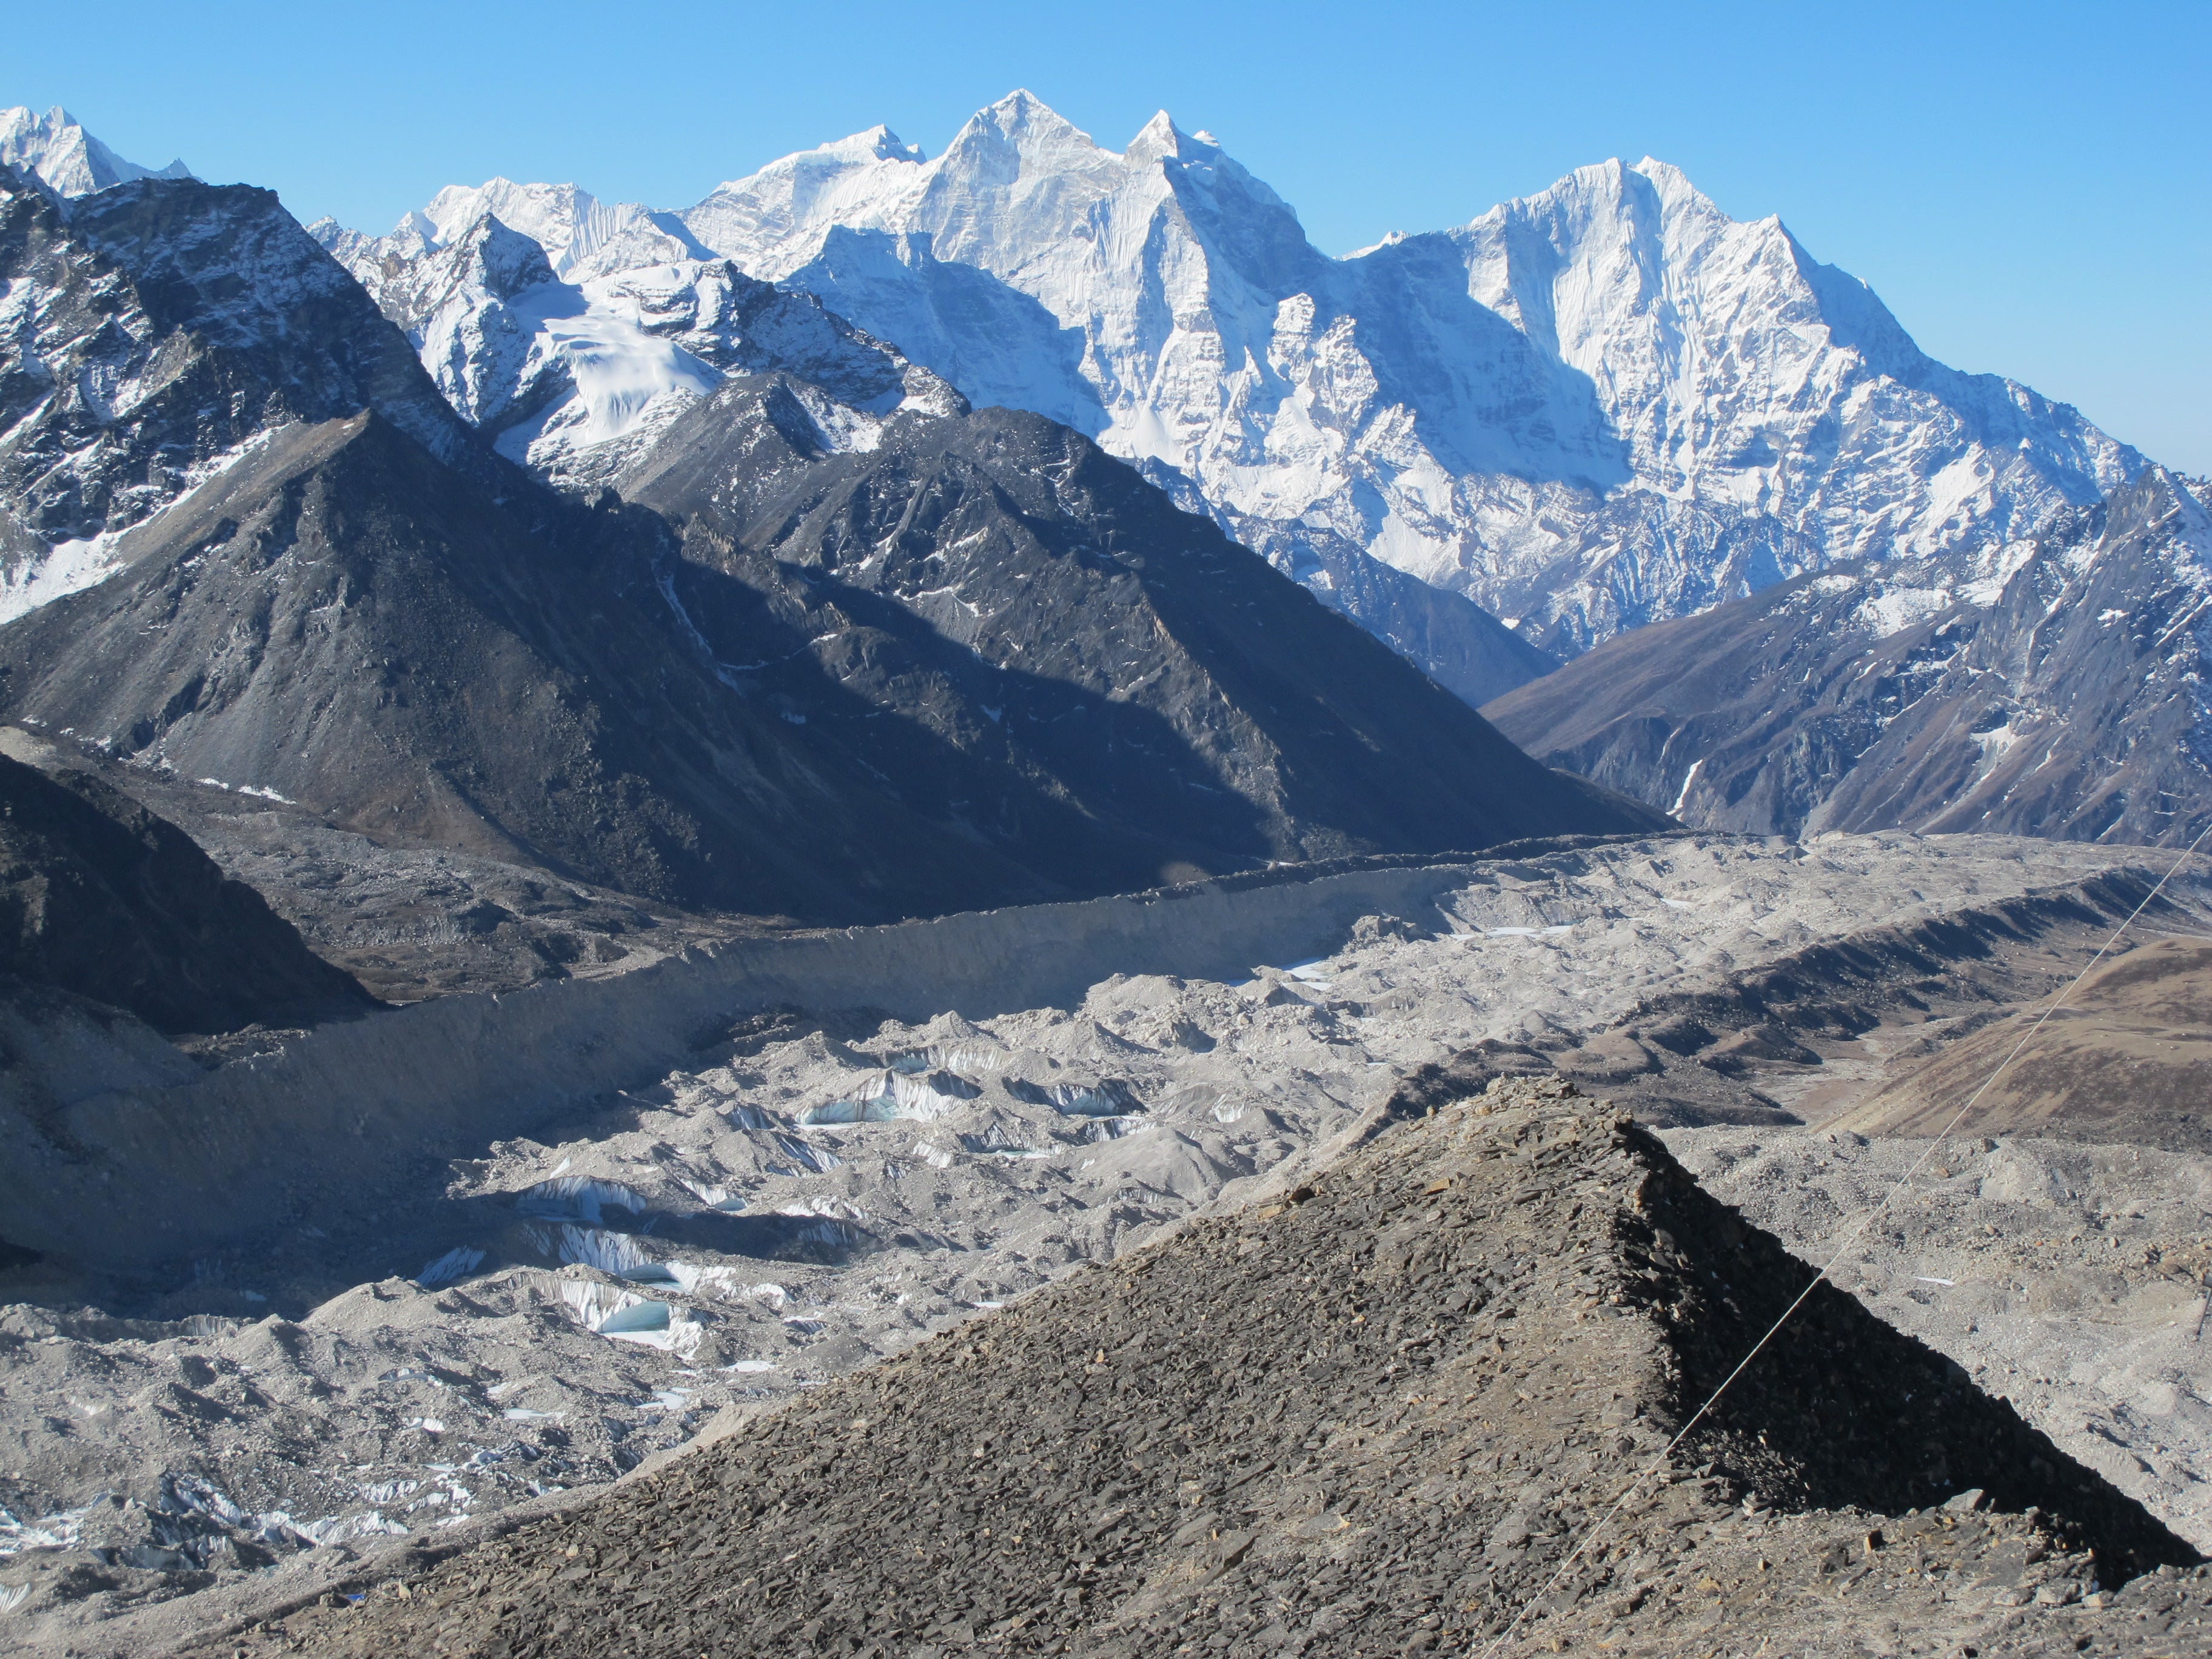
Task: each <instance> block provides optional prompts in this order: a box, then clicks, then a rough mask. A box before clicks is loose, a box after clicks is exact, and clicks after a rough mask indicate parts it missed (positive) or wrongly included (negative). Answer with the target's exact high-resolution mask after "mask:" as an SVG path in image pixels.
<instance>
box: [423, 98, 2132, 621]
mask: <svg viewBox="0 0 2212 1659" xmlns="http://www.w3.org/2000/svg"><path fill="white" fill-rule="evenodd" d="M487 205H491V206H493V210H495V211H505V212H507V213H509V214H511V215H513V216H514V217H513V218H511V219H510V221H509V222H514V223H518V224H520V225H521V228H524V229H525V230H526V234H531V235H532V236H534V237H536V238H538V240H541V242H543V244H544V246H546V248H547V249H548V252H549V254H551V255H552V256H553V257H555V258H572V257H575V256H574V254H573V253H572V252H571V251H572V250H575V249H579V248H581V249H584V250H586V252H584V253H583V254H582V255H581V258H582V260H583V262H584V263H585V264H587V265H588V266H590V268H592V269H594V270H599V271H602V272H604V271H606V270H611V269H613V268H614V267H615V265H616V264H617V263H619V262H621V261H623V260H629V261H630V262H632V263H635V264H653V263H658V262H660V261H663V260H666V259H668V258H671V257H673V254H672V250H673V249H674V248H676V247H678V246H684V245H687V244H688V245H691V246H694V247H696V246H703V247H704V248H707V249H710V250H712V251H713V252H715V253H718V254H720V255H723V256H725V257H726V258H730V259H732V260H733V261H735V262H736V263H737V264H738V265H739V266H740V267H741V268H743V269H744V270H747V271H748V272H750V273H751V274H752V275H755V276H763V277H767V278H769V279H772V280H775V281H779V282H785V283H790V284H792V285H793V286H797V287H800V288H804V289H808V290H810V291H811V292H814V293H817V294H819V295H822V296H823V299H824V300H825V301H827V302H828V303H829V306H830V307H831V308H832V309H834V310H836V311H837V312H838V313H840V314H842V315H844V316H846V317H848V318H850V319H853V320H854V322H856V323H857V324H859V325H860V326H861V327H863V328H866V329H867V330H869V331H871V332H872V333H875V334H877V335H879V336H881V337H884V338H886V339H890V340H893V341H896V342H897V343H899V345H900V346H901V347H902V349H904V350H905V351H906V352H907V353H908V355H909V356H912V357H913V358H914V359H915V361H916V362H921V363H924V364H927V366H928V367H930V368H933V369H935V370H937V371H938V372H939V374H943V375H944V376H945V378H946V379H948V380H951V382H952V383H953V384H955V385H956V386H959V387H960V389H961V390H962V391H963V392H964V393H966V394H967V395H968V396H969V398H970V399H971V400H973V401H975V402H976V403H978V404H993V403H1000V404H1008V405H1010V406H1013V407H1018V408H1025V409H1031V410H1037V411H1039V412H1041V413H1044V414H1047V415H1050V416H1053V417H1054V419H1057V420H1060V421H1063V422H1066V423H1068V424H1070V425H1073V426H1074V427H1076V428H1078V429H1079V430H1082V431H1084V432H1086V433H1089V434H1091V435H1095V436H1097V438H1098V439H1099V441H1101V442H1102V443H1103V445H1104V446H1105V447H1107V448H1109V450H1112V451H1113V452H1115V453H1120V454H1123V455H1127V456H1130V457H1133V458H1150V459H1156V460H1158V461H1159V462H1161V463H1163V464H1164V465H1168V466H1170V467H1173V468H1175V469H1176V470H1178V471H1181V472H1182V473H1184V474H1185V475H1186V476H1187V477H1188V478H1190V479H1191V480H1192V481H1193V482H1194V484H1195V486H1196V488H1197V489H1199V490H1200V492H1201V494H1202V495H1203V497H1204V499H1205V501H1206V503H1207V504H1208V505H1209V507H1211V509H1212V511H1214V512H1215V513H1218V514H1219V515H1220V516H1221V518H1222V520H1223V522H1224V524H1225V526H1226V527H1227V528H1229V529H1230V531H1231V533H1232V534H1234V535H1235V536H1236V537H1237V539H1239V540H1241V541H1243V542H1245V543H1247V544H1250V545H1254V546H1258V547H1260V548H1261V549H1262V550H1266V551H1267V552H1268V553H1269V555H1270V556H1272V557H1274V558H1275V559H1276V560H1277V561H1278V562H1279V563H1280V564H1282V565H1283V566H1284V568H1289V569H1292V570H1294V571H1296V572H1297V574H1299V575H1300V576H1301V577H1302V579H1304V580H1310V581H1311V582H1312V583H1313V584H1314V585H1315V586H1316V589H1317V591H1322V592H1325V593H1327V592H1332V591H1334V592H1337V594H1338V599H1339V601H1340V603H1343V604H1344V605H1346V608H1347V609H1349V610H1352V611H1354V614H1362V615H1363V619H1364V620H1367V621H1369V622H1370V625H1376V626H1378V627H1380V626H1381V624H1382V623H1383V620H1384V618H1385V617H1386V616H1387V615H1388V613H1387V612H1384V611H1376V612H1375V613H1374V614H1372V615H1367V614H1364V613H1363V612H1362V611H1359V610H1358V606H1361V605H1369V606H1373V605H1380V604H1383V603H1385V602H1386V601H1387V600H1388V599H1389V595H1388V594H1387V593H1381V594H1376V593H1364V594H1363V593H1362V592H1359V591H1358V590H1359V586H1360V585H1358V584H1352V586H1351V588H1350V590H1348V591H1346V590H1345V589H1344V587H1343V584H1342V580H1341V577H1340V576H1338V575H1335V574H1332V565H1333V564H1335V563H1340V562H1342V561H1343V559H1344V558H1345V556H1346V555H1345V554H1344V551H1343V550H1344V549H1345V548H1346V547H1348V548H1350V549H1351V550H1354V551H1355V552H1358V553H1363V554H1365V555H1369V556H1372V557H1374V558H1376V559H1379V560H1381V561H1383V562H1386V563H1388V564H1390V565H1393V566H1395V567H1396V568H1399V569H1401V570H1403V571H1407V572H1410V573H1411V574H1414V575H1416V576H1419V577H1420V578H1423V579H1425V580H1429V581H1431V582H1434V583H1437V584H1438V585H1440V586H1445V587H1449V588H1450V589H1453V590H1454V591H1456V592H1463V593H1466V594H1468V595H1469V596H1471V597H1473V598H1474V599H1478V600H1480V602H1481V603H1482V604H1483V605H1487V606H1489V607H1490V608H1491V609H1492V610H1494V611H1498V613H1499V614H1501V615H1503V616H1505V617H1510V618H1513V619H1516V621H1517V622H1519V623H1520V624H1521V626H1522V629H1523V630H1524V631H1525V632H1527V633H1528V634H1529V635H1531V636H1532V637H1534V638H1536V639H1538V640H1539V641H1540V642H1541V643H1543V644H1545V645H1547V647H1551V648H1553V649H1554V650H1556V651H1558V652H1559V653H1563V654H1571V653H1573V652H1574V651H1577V650H1579V649H1581V648H1583V647H1586V646H1587V645H1588V644H1589V643H1591V642H1592V641H1595V640H1598V639H1602V638H1604V637H1607V635H1610V634H1612V633H1613V632H1615V631H1617V630H1618V629H1621V628H1624V627H1631V626H1634V625H1636V624H1638V623H1642V622H1645V621H1649V620H1651V619H1654V618H1657V617H1669V616H1676V615H1681V614H1685V613H1686V612H1690V611H1697V610H1699V609H1702V608H1704V607H1705V606H1707V605H1711V604H1713V603H1715V602H1717V601H1718V600H1720V599H1724V598H1727V597H1729V596H1730V595H1731V594H1733V593H1735V592H1738V591H1740V590H1741V586H1742V585H1744V584H1746V583H1748V584H1749V585H1750V586H1754V587H1756V586H1763V585H1765V584H1766V583H1769V582H1771V581H1773V580H1778V578H1780V577H1783V576H1786V575H1789V574H1795V573H1796V572H1798V571H1801V570H1805V569H1808V568H1818V567H1820V566H1822V565H1824V564H1826V563H1828V562H1836V561H1843V560H1849V559H1853V558H1859V557H1864V556H1869V555H1874V554H1883V555H1886V554H1887V553H1888V552H1889V551H1890V550H1892V549H1893V547H1895V546H1899V545H1902V546H1904V547H1906V548H1908V549H1910V550H1913V551H1914V552H1916V553H1920V554H1936V553H1941V552H1943V551H1945V550H1971V549H1972V548H1974V547H1978V546H1982V545H1984V544H1988V543H1989V542H1990V541H1991V540H1993V539H2002V538H2006V537H2018V536H2020V535H2022V534H2025V533H2027V532H2031V531H2033V529H2034V528H2035V527H2037V526H2039V525H2040V524H2041V523H2042V522H2044V521H2045V520H2046V519H2047V518H2048V517H2049V516H2050V515H2051V513H2053V512H2054V511H2057V510H2058V509H2060V508H2063V507H2067V506H2069V505H2080V504H2084V503H2086V502H2088V501H2093V500H2094V499H2096V498H2097V497H2098V496H2099V495H2100V494H2102V493H2103V492H2104V491H2105V490H2106V489H2110V488H2112V486H2113V485H2115V484H2117V483H2121V482H2124V480H2125V479H2127V478H2129V477H2132V476H2133V475H2134V473H2135V472H2136V471H2138V470H2139V469H2140V468H2141V466H2142V458H2141V457H2140V456H2138V455H2136V453H2135V452H2134V451H2132V450H2130V449H2129V448H2128V447H2126V446H2124V445H2122V444H2119V443H2116V442H2115V441H2112V439H2110V438H2109V437H2107V436H2106V435H2104V434H2103V433H2101V432H2100V431H2098V430H2097V429H2096V428H2094V427H2093V426H2091V425H2090V424H2089V423H2088V422H2086V421H2084V420H2083V419H2082V418H2081V416H2080V415H2079V414H2078V413H2076V412H2075V410H2071V409H2070V408H2068V407H2066V406H2064V405H2062V404H2053V403H2051V402H2050V401H2049V400H2047V399H2045V398H2040V397H2039V396H2038V395H2037V394H2035V393H2034V392H2032V391H2030V390H2028V389H2027V388H2026V387H2024V386H2019V385H2018V384H2016V383H2015V382H2012V381H2008V380H2001V379H1999V378H1997V377H1995V376H1972V375H1964V374H1958V373H1957V372H1955V371H1953V370H1950V369H1948V368H1944V367H1943V366H1942V365H1941V364H1938V363H1936V362H1933V361H1931V360H1930V359H1929V358H1928V357H1927V356H1925V355H1924V354H1923V353H1922V352H1920V351H1919V349H1917V347H1916V346H1914V345H1913V343H1912V342H1911V339H1910V338H1909V337H1907V336H1906V335H1905V332H1904V331H1903V330H1902V328H1900V327H1899V325H1898V324H1897V322H1896V319H1894V318H1893V317H1892V316H1891V315H1890V314H1889V313H1888V312H1887V310H1886V309H1885V308H1884V307H1882V306H1881V302H1880V301H1878V300H1876V299H1875V297H1874V296H1873V295H1871V294H1870V293H1869V292H1868V291H1867V290H1866V289H1865V288H1864V287H1863V285H1862V284H1860V283H1857V282H1856V281H1855V280H1853V279H1852V278H1850V277H1849V276H1845V275H1844V273H1842V272H1840V271H1838V270H1835V269H1834V268H1832V267H1831V266H1826V265H1822V264H1819V263H1818V262H1817V261H1815V260H1814V259H1813V258H1811V257H1810V256H1809V255H1808V254H1807V253H1806V252H1805V251H1804V250H1803V248H1802V246H1799V245H1798V244H1797V242H1796V240H1795V239H1794V238H1792V237H1791V236H1790V234H1789V232H1788V231H1787V230H1786V229H1784V228H1783V226H1782V225H1781V223H1780V222H1779V221H1778V220H1776V219H1766V220H1762V221H1759V222H1755V223H1743V222H1735V221H1733V220H1730V219H1729V218H1728V217H1727V216H1725V215H1724V214H1723V213H1722V212H1721V211H1720V210H1718V209H1717V207H1716V206H1715V205H1714V204H1712V203H1711V201H1710V200H1708V199H1707V198H1705V197H1703V196H1702V195H1700V194H1699V192H1698V191H1696V190H1695V189H1694V188H1693V187H1692V185H1690V184H1689V182H1688V181H1687V180H1686V179H1685V178H1684V177H1683V176H1682V175H1681V174H1680V173H1679V172H1678V171H1677V170H1675V169H1674V168H1672V167H1667V166H1665V165H1664V164H1662V163H1660V162H1657V161H1648V160H1647V161H1641V162H1638V163H1637V164H1636V165H1634V166H1632V167H1631V166H1626V165H1624V164H1622V163H1621V162H1619V161H1609V162H1607V163H1605V164H1603V165H1601V166H1599V167H1585V168H1583V169H1581V170H1580V171H1578V172H1577V173H1573V174H1571V175H1570V176H1569V177H1568V178H1566V179H1562V180H1560V181H1559V183H1558V184H1556V185H1553V187H1552V188H1551V189H1549V190H1547V191H1542V192H1541V193H1539V194H1538V195H1535V196H1533V197H1525V198H1522V199H1521V200H1517V201H1514V202H1510V203H1507V204H1503V205H1501V206H1499V207H1498V208H1495V209H1493V210H1491V211H1490V212H1488V213H1486V214H1485V215H1483V216H1480V218H1477V219H1475V220H1474V221H1472V222H1469V223H1468V224H1466V225H1463V226H1461V227H1458V228H1455V229H1451V230H1449V231H1443V232H1439V233H1435V234H1425V235H1420V236H1413V237H1403V236H1393V237H1391V238H1389V239H1387V240H1385V241H1384V242H1383V243H1381V244H1379V245H1377V246H1376V247H1373V248H1370V249H1367V250H1364V251H1363V252H1360V253H1358V254H1356V255H1353V256H1351V257H1350V258H1345V259H1341V260H1339V259H1332V258H1327V257H1325V256H1324V255H1322V253H1320V252H1318V251H1317V250H1316V249H1315V248H1314V247H1313V246H1311V245H1310V243H1309V242H1308V241H1307V240H1306V239H1305V236H1304V232H1303V231H1302V230H1301V228H1299V226H1298V224H1297V219H1296V216H1294V214H1293V213H1292V211H1291V209H1290V208H1289V206H1288V205H1287V204H1285V203H1284V202H1283V201H1282V200H1281V199H1280V198H1279V197H1277V196H1276V195H1275V194H1274V192H1273V191H1271V190H1269V189H1268V188H1267V185H1264V184H1262V183H1261V181H1259V180H1258V179H1255V178H1253V177H1252V176H1251V175H1250V174H1249V173H1247V172H1246V171H1245V170H1244V169H1243V167H1239V166H1238V165H1237V162H1236V161H1233V160H1232V159H1231V157H1230V156H1229V155H1227V154H1226V153H1225V151H1224V150H1223V149H1222V148H1221V146H1220V145H1219V143H1218V142H1217V141H1216V140H1214V139H1213V138H1212V137H1210V136H1209V135H1206V134H1204V133H1200V134H1196V135H1192V134H1187V133H1184V132H1182V131H1180V130H1179V129H1178V128H1176V125H1174V123H1173V122H1171V121H1170V119H1169V118H1167V117H1166V116H1165V115H1164V114H1163V115H1161V116H1159V117H1158V118H1156V119H1155V120H1154V121H1152V123H1151V124H1149V125H1147V126H1146V129H1145V130H1144V131H1143V132H1141V133H1139V135H1138V136H1137V137H1136V138H1135V140H1134V141H1133V142H1132V143H1131V144H1130V145H1129V147H1128V148H1127V149H1126V150H1124V151H1122V152H1120V153H1118V154H1117V153H1116V152H1114V151H1112V150H1109V149H1103V148H1102V147H1100V146H1099V145H1097V143H1094V142H1093V141H1092V140H1091V138H1090V137H1088V136H1087V135H1085V134H1084V133H1082V132H1080V131H1078V130H1077V129H1075V128H1074V127H1073V126H1072V125H1069V124H1068V123H1067V122H1066V121H1065V120H1063V119H1062V118H1060V117H1059V116H1058V115H1057V114H1055V113H1054V112H1053V111H1051V110H1049V109H1048V108H1047V107H1045V106H1043V105H1042V104H1041V103H1039V102H1038V101H1037V100H1036V99H1035V98H1033V97H1031V96H1030V95H1029V94H1025V93H1017V94H1012V95H1011V96H1009V97H1007V98H1006V99H1003V100H1000V102H998V103H997V104H994V105H993V106H991V107H990V108H988V109H987V110H984V111H982V112H979V113H978V114H977V115H976V116H975V118H973V119H972V120H971V121H970V122H969V124H968V125H966V126H965V127H963V129H962V130H961V131H960V133H959V134H958V135H957V137H955V138H954V139H953V141H952V143H951V145H950V146H949V147H948V149H946V151H945V154H944V155H941V156H939V157H937V158H936V159H934V160H926V159H925V158H923V156H922V155H921V152H920V151H919V150H917V149H914V148H913V147H911V146H908V145H906V144H903V143H900V142H899V140H898V139H896V137H893V136H892V135H891V134H890V132H889V131H886V130H885V129H883V128H877V129H874V130H872V131H869V132H866V133H862V134H859V135H857V136H855V137H852V138H848V139H845V140H842V141H841V142H839V143H834V144H829V145H825V146H823V148H822V149H817V150H811V151H807V152H805V153H802V154H799V155H792V156H787V157H786V158H784V159H783V160H781V161H777V162H775V163H772V164H771V165H770V166H769V167H765V168H763V169H762V170H761V171H760V172H758V173H754V174H752V175H750V176H749V177H747V178H744V179H735V180H732V181H731V182H729V183H726V184H725V185H721V186H720V187H719V188H717V189H716V190H715V191H714V193H713V194H712V195H710V196H709V197H708V198H707V199H706V200H705V201H703V202H702V203H701V204H698V205H697V206H696V207H694V208H691V209H688V210H684V211H682V212H680V213H677V214H661V215H651V214H647V212H646V210H642V209H638V208H635V207H624V208H620V209H609V208H607V207H606V206H605V204H597V203H594V202H592V199H591V198H590V197H588V196H585V195H583V194H582V193H581V192H578V191H574V187H573V186H548V185H528V186H518V185H511V184H508V183H507V181H505V180H494V181H493V182H492V183H491V184H489V185H485V186H483V188H482V189H481V190H479V191H460V190H455V191H447V192H446V193H445V194H443V195H442V196H441V197H440V198H439V203H438V204H433V212H432V215H431V216H428V217H425V216H414V217H413V218H412V219H410V223H409V224H408V225H405V226H403V227H402V228H401V230H400V232H399V233H398V235H400V236H405V235H408V234H417V235H420V234H426V231H435V232H436V233H437V234H439V235H440V236H446V235H450V234H453V230H454V228H457V227H458V226H459V223H460V222H461V221H462V220H463V219H465V217H466V216H468V215H469V214H471V213H472V212H476V211H480V210H483V208H484V207H485V206H487ZM524 220H527V223H526V224H522V221H524ZM418 222H419V223H418ZM1382 631H1385V632H1386V633H1387V632H1388V631H1389V630H1388V629H1387V628H1383V629H1382Z"/></svg>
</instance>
